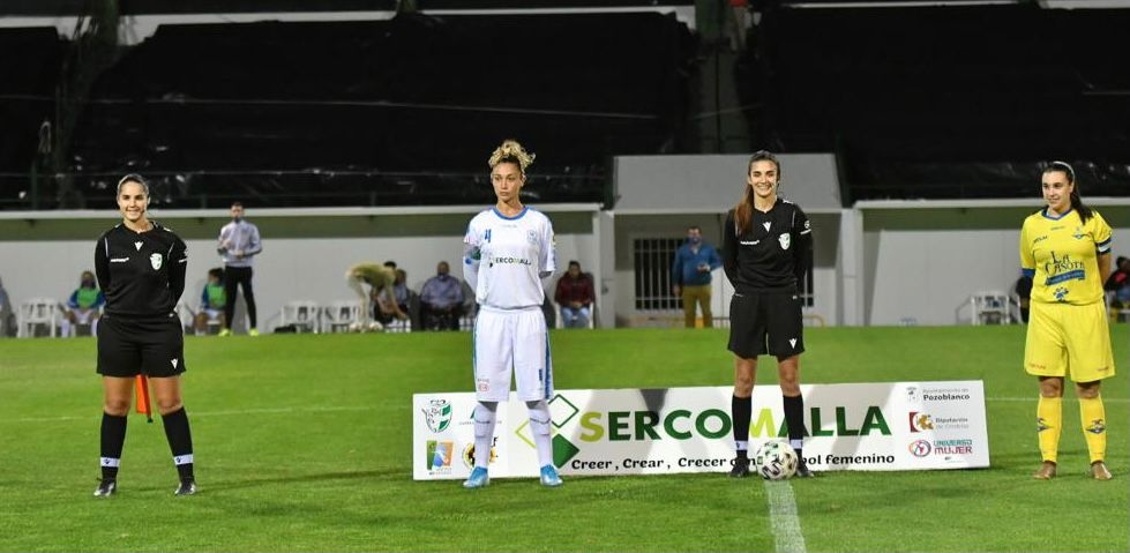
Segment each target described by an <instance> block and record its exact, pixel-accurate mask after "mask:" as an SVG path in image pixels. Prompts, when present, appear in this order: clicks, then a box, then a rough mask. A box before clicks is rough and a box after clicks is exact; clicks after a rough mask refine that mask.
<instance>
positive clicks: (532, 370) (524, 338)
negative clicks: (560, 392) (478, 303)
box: [472, 306, 553, 402]
mask: <svg viewBox="0 0 1130 553" xmlns="http://www.w3.org/2000/svg"><path fill="white" fill-rule="evenodd" d="M473 333H474V337H473V340H472V341H473V343H474V346H473V347H474V367H475V397H476V398H477V399H478V400H479V401H500V402H501V401H506V400H507V399H509V397H510V373H511V368H513V373H514V380H515V381H516V384H517V390H518V399H520V400H522V401H535V400H539V399H549V397H550V396H552V395H553V361H552V359H551V357H550V355H549V334H548V331H547V329H546V325H545V314H543V313H542V311H541V308H538V307H534V308H530V309H525V310H520V311H519V310H513V311H500V310H497V309H491V308H490V307H487V306H482V307H480V308H479V314H478V316H476V317H475V329H474V331H473Z"/></svg>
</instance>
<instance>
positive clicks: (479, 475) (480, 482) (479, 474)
mask: <svg viewBox="0 0 1130 553" xmlns="http://www.w3.org/2000/svg"><path fill="white" fill-rule="evenodd" d="M487 484H490V475H488V474H487V469H485V468H483V467H475V468H473V469H471V476H469V477H467V480H466V481H465V482H463V487H464V488H468V489H471V488H485V487H486V486H487Z"/></svg>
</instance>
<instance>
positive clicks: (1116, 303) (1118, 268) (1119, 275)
mask: <svg viewBox="0 0 1130 553" xmlns="http://www.w3.org/2000/svg"><path fill="white" fill-rule="evenodd" d="M1103 290H1105V291H1106V292H1107V295H1108V296H1109V302H1108V305H1110V318H1111V320H1112V321H1117V320H1118V314H1119V312H1120V311H1122V310H1123V309H1130V258H1126V257H1119V258H1118V260H1117V261H1116V265H1115V268H1114V272H1113V273H1111V274H1110V277H1109V278H1107V279H1106V283H1104V284H1103Z"/></svg>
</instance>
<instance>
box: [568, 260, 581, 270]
mask: <svg viewBox="0 0 1130 553" xmlns="http://www.w3.org/2000/svg"><path fill="white" fill-rule="evenodd" d="M573 265H576V266H577V268H578V269H580V268H581V262H580V261H577V260H575V259H574V260H572V261H570V262H569V266H570V267H572V266H573Z"/></svg>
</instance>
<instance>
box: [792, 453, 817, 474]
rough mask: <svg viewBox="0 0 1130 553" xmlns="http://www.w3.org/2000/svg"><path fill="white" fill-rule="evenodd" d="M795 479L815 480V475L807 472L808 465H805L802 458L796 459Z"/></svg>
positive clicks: (809, 471)
mask: <svg viewBox="0 0 1130 553" xmlns="http://www.w3.org/2000/svg"><path fill="white" fill-rule="evenodd" d="M796 477H797V478H816V473H815V472H812V471H811V470H808V465H807V464H805V462H804V458H803V457H800V458H798V459H797V464H796Z"/></svg>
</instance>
